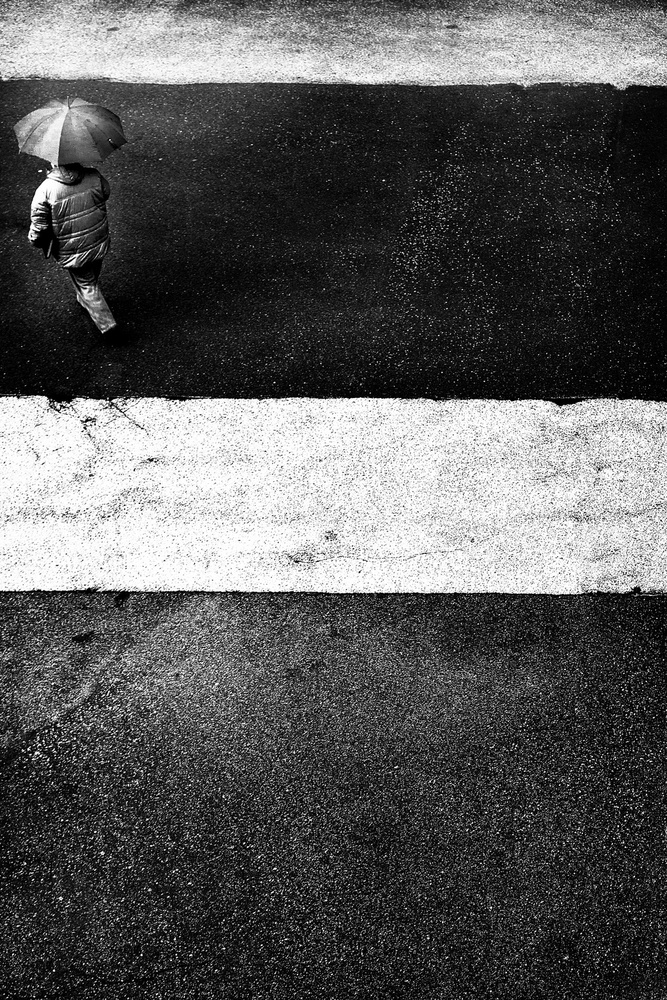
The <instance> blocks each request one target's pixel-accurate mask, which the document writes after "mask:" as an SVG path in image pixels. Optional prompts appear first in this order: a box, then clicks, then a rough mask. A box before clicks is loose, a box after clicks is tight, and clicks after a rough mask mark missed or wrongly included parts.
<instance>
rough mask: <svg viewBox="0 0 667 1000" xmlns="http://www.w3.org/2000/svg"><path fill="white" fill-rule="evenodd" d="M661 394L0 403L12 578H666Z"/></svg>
mask: <svg viewBox="0 0 667 1000" xmlns="http://www.w3.org/2000/svg"><path fill="white" fill-rule="evenodd" d="M666 424H667V405H666V404H662V403H651V402H640V401H632V400H631V401H614V400H597V401H590V402H585V403H580V404H577V405H574V406H569V407H561V408H559V407H557V406H555V405H554V404H551V403H546V402H541V401H534V402H494V401H483V400H470V401H447V402H434V401H422V400H384V399H334V400H316V399H286V400H230V399H217V400H215V399H207V400H190V401H185V402H179V401H173V400H172V401H168V400H164V399H132V400H116V401H113V402H111V403H108V402H104V401H94V400H87V399H81V400H75V401H74V402H73V403H71V404H50V403H49V402H48V400H46V399H44V398H43V397H26V398H12V397H5V398H3V399H0V428H1V429H2V431H1V433H2V442H1V443H2V452H1V454H2V467H3V475H2V487H1V491H0V502H1V512H2V525H3V526H2V543H1V551H0V558H1V565H0V586H1V587H2V588H3V589H17V590H20V589H49V590H50V589H54V590H58V589H70V588H72V589H77V588H87V587H99V588H102V589H132V590H142V589H148V590H162V589H172V590H249V591H252V590H304V591H305V590H309V591H313V590H319V591H477V592H479V591H505V592H514V593H518V592H521V593H526V592H537V593H579V592H582V591H590V590H608V591H625V590H629V589H631V588H632V587H636V586H639V587H641V588H642V589H650V590H657V589H660V590H664V589H665V587H666V584H667V558H666V556H667V551H666V549H667V515H666V493H667V455H666V449H665V426H666Z"/></svg>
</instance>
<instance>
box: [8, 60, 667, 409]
mask: <svg viewBox="0 0 667 1000" xmlns="http://www.w3.org/2000/svg"><path fill="white" fill-rule="evenodd" d="M68 92H69V93H70V94H72V95H74V94H77V95H78V96H81V97H85V98H87V99H89V100H93V101H99V102H100V103H102V104H104V105H106V106H107V107H110V108H112V109H114V110H115V111H117V112H118V114H119V115H120V116H121V119H122V121H123V122H124V124H125V126H126V129H127V133H128V136H129V137H130V138H131V139H138V141H136V142H134V143H133V144H131V145H128V146H124V147H123V149H122V150H121V151H120V152H119V153H118V154H116V155H114V156H112V157H110V158H109V159H108V160H106V161H105V163H104V165H103V172H104V173H105V175H106V176H107V177H108V178H109V180H110V183H111V188H112V195H111V200H110V202H109V213H110V224H111V234H112V252H111V254H110V256H109V257H108V259H107V261H106V263H105V269H104V272H103V287H104V289H105V293H106V294H107V296H108V298H109V302H110V304H111V306H112V309H113V311H114V314H115V315H116V316H117V318H118V320H119V322H120V323H121V324H122V325H123V327H124V330H125V339H121V340H120V341H119V342H118V341H117V342H116V343H114V344H112V345H104V344H102V343H101V342H100V338H99V336H97V333H96V331H94V330H91V329H90V328H89V327H88V324H87V321H86V318H85V317H84V316H83V314H82V313H81V310H79V309H78V307H77V305H76V302H75V300H74V296H73V294H72V289H71V285H70V282H69V281H68V279H67V277H66V276H65V275H64V274H63V273H62V271H61V269H60V268H59V267H58V265H57V264H55V263H54V262H53V261H48V262H47V261H44V259H43V258H42V256H41V254H40V253H39V252H36V251H34V250H32V249H31V247H30V245H29V243H28V241H27V239H26V236H27V229H28V222H29V209H30V202H31V199H32V196H33V193H34V191H35V188H36V187H37V186H38V184H39V183H40V182H41V181H42V179H43V177H44V174H43V173H40V172H39V171H40V170H41V169H42V168H43V167H44V164H43V163H42V162H40V161H39V160H37V159H35V158H33V157H27V156H19V155H18V151H17V147H16V142H15V138H14V136H13V133H12V131H11V127H12V124H13V122H15V121H17V120H18V119H19V118H21V117H22V116H23V115H24V114H26V113H27V112H28V111H30V110H32V109H33V108H35V107H39V106H40V104H42V103H43V102H44V101H46V100H48V99H49V98H50V97H54V96H61V97H64V96H66V94H67V93H68ZM0 94H1V95H2V97H3V100H2V102H1V107H2V110H1V117H2V127H3V128H4V130H5V132H6V135H7V141H6V143H4V144H2V145H0V168H1V170H2V174H3V178H4V179H3V185H2V189H1V190H0V235H1V237H2V245H3V247H4V251H5V265H4V267H3V269H2V272H1V273H0V286H1V287H0V292H1V295H2V301H3V309H2V320H1V325H2V333H3V335H2V338H0V392H2V393H9V394H11V393H21V394H44V395H48V396H51V397H59V398H62V397H63V396H70V397H71V396H91V397H116V396H176V397H182V396H242V397H252V398H255V397H257V396H269V397H276V396H327V397H330V396H387V397H394V396H396V397H406V396H407V397H423V396H435V397H440V398H442V397H452V396H454V397H459V398H462V397H463V398H466V397H475V398H483V399H488V398H502V399H517V398H518V399H535V398H537V399H544V398H547V399H548V398H553V397H560V396H570V397H572V396H574V397H588V396H596V397H605V396H609V397H613V396H619V395H620V396H629V397H631V398H649V399H664V398H666V395H665V394H666V392H667V378H666V377H665V352H664V338H663V336H662V331H663V330H664V329H665V328H667V308H666V306H667V293H666V291H665V274H664V272H665V265H664V262H665V259H666V258H667V193H666V192H667V88H658V87H656V88H631V89H629V90H626V91H622V92H620V91H614V90H613V89H612V88H611V87H608V86H587V87H564V86H557V85H556V86H548V87H536V88H530V89H525V90H522V89H521V88H519V87H511V86H509V87H500V86H499V87H451V88H449V87H443V88H428V87H414V88H413V87H336V86H322V87H316V86H312V87H311V86H307V85H299V86H281V85H269V84H265V85H257V86H250V85H248V86H243V85H229V86H222V85H209V86H192V87H177V86H172V87H161V86H138V85H129V84H107V83H101V82H99V81H97V82H93V83H84V84H83V85H80V84H78V83H76V82H75V81H70V82H69V83H63V84H61V83H54V82H53V81H41V80H40V81H28V82H26V81H21V82H16V81H13V82H8V83H5V84H2V85H0ZM140 136H141V138H138V137H140Z"/></svg>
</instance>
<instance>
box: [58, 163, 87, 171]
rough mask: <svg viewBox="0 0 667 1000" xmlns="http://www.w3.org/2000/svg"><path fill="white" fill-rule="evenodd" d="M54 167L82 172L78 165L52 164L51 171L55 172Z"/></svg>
mask: <svg viewBox="0 0 667 1000" xmlns="http://www.w3.org/2000/svg"><path fill="white" fill-rule="evenodd" d="M56 167H62V168H63V170H73V171H75V172H76V171H77V170H82V169H83V168H82V166H81V164H80V163H52V164H51V169H52V170H55V169H56Z"/></svg>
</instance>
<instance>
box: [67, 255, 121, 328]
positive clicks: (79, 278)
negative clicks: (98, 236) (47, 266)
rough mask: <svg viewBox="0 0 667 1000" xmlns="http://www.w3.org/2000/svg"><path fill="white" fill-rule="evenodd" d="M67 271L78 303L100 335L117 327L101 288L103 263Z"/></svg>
mask: <svg viewBox="0 0 667 1000" xmlns="http://www.w3.org/2000/svg"><path fill="white" fill-rule="evenodd" d="M65 270H66V271H67V273H68V274H69V276H70V278H71V279H72V284H73V285H74V289H75V291H76V300H77V302H78V303H79V305H80V306H83V308H84V309H85V310H86V311H87V312H88V314H89V315H90V318H91V319H92V321H93V323H94V324H95V326H96V327H97V329H98V330H99V331H100V333H106V332H107V331H108V330H110V329H111V328H112V327H113V326H115V325H116V320H115V319H114V318H113V315H112V313H111V310H110V309H109V306H108V305H107V302H106V299H105V298H104V296H103V295H102V289H101V288H100V272H101V270H102V261H101V260H96V261H95V263H94V264H86V265H85V267H66V268H65Z"/></svg>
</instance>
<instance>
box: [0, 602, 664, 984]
mask: <svg viewBox="0 0 667 1000" xmlns="http://www.w3.org/2000/svg"><path fill="white" fill-rule="evenodd" d="M0 631H1V633H2V639H3V646H4V658H3V661H2V673H1V674H0V679H1V683H2V696H3V703H4V705H5V710H4V711H3V713H2V718H3V720H4V730H5V731H4V733H2V734H0V735H2V737H3V746H4V757H3V760H2V767H1V768H0V784H1V786H2V789H1V798H0V801H1V802H2V813H1V818H0V941H1V942H2V945H0V948H2V949H3V950H4V958H3V960H2V969H3V975H2V981H3V982H2V985H3V988H4V990H5V992H2V995H3V996H7V997H10V996H11V997H12V998H13V1000H16V998H40V1000H41V998H47V997H48V998H49V1000H60V998H62V1000H78V998H86V1000H106V998H109V1000H125V998H127V1000H137V998H153V1000H155V998H160V1000H187V998H193V1000H195V998H196V1000H202V998H221V997H225V998H234V1000H236V998H239V1000H247V998H249V997H252V998H269V997H271V998H281V1000H282V998H285V1000H287V998H289V1000H299V998H313V1000H315V998H316V1000H324V998H329V997H331V998H333V1000H347V998H359V1000H373V998H378V1000H379V998H382V1000H385V998H387V997H399V998H405V1000H414V998H420V1000H421V998H432V1000H459V998H462V1000H463V998H480V997H484V998H489V1000H505V998H507V1000H535V998H554V1000H566V998H577V1000H594V998H600V1000H602V998H604V1000H649V998H653V1000H657V998H658V997H662V996H663V995H664V988H665V968H667V954H666V944H665V934H664V929H665V918H666V916H667V914H666V912H665V893H664V888H665V876H666V871H667V849H666V842H665V827H666V820H667V815H666V805H667V800H666V794H665V781H664V762H665V708H666V706H667V692H666V688H665V683H664V669H665V663H664V652H665V600H664V599H662V598H655V599H650V598H641V597H639V598H635V597H620V598H616V597H607V596H593V597H581V598H556V597H498V596H481V597H452V596H444V597H443V596H435V597H434V596H398V595H385V596H374V595H369V596H362V597H360V596H322V595H309V596H304V595H298V594H294V595H197V594H189V595H184V594H167V595H156V594H144V595H136V594H133V595H127V594H124V595H123V594H121V595H113V594H93V595H91V594H81V593H79V594H41V595H40V594H23V595H13V594H5V595H3V596H2V598H1V599H0ZM0 992H1V991H0Z"/></svg>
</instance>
